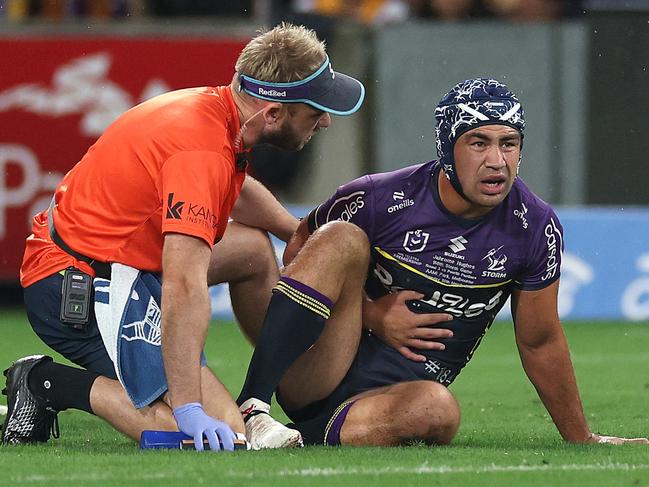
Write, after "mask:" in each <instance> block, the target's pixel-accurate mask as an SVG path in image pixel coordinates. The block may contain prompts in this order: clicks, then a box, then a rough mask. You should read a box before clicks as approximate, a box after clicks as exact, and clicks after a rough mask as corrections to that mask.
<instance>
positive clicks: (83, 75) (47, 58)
mask: <svg viewBox="0 0 649 487" xmlns="http://www.w3.org/2000/svg"><path fill="white" fill-rule="evenodd" d="M246 42H247V39H242V38H219V39H217V38H214V39H212V38H210V39H207V38H191V37H190V38H187V37H184V38H182V39H179V38H165V37H159V36H150V37H133V38H131V37H114V36H107V37H93V38H88V37H38V38H37V37H15V38H10V37H0V52H2V56H1V57H0V280H2V281H6V282H10V281H16V280H17V278H18V269H19V266H20V261H21V258H22V253H23V249H24V239H25V237H27V235H29V233H30V227H31V223H30V219H31V217H32V215H34V214H35V213H37V212H39V211H41V210H43V209H44V208H47V205H48V204H49V200H50V198H51V197H52V193H53V190H54V188H55V187H56V185H57V183H58V182H59V180H60V179H61V178H62V177H63V175H64V174H65V173H66V172H67V171H68V170H69V169H70V168H71V167H72V166H73V165H74V164H76V162H77V161H79V159H80V158H81V156H83V154H84V153H85V151H86V150H87V149H88V147H90V146H91V145H92V144H93V142H94V141H95V140H96V139H97V138H98V137H99V135H101V134H102V132H103V131H104V130H105V129H106V127H107V126H108V125H109V124H110V123H111V122H112V121H113V120H115V118H117V117H118V116H119V115H120V114H121V113H123V112H124V111H126V110H128V109H129V108H130V107H132V106H133V105H136V104H137V103H139V102H141V101H144V100H146V99H148V98H151V97H153V96H156V95H158V94H161V93H164V92H166V91H169V90H173V89H178V88H187V87H191V86H204V85H212V86H215V85H222V84H227V83H229V82H230V80H231V79H232V75H233V73H234V63H235V61H236V58H237V56H238V54H239V51H240V50H241V48H242V47H243V46H244V45H245V43H246Z"/></svg>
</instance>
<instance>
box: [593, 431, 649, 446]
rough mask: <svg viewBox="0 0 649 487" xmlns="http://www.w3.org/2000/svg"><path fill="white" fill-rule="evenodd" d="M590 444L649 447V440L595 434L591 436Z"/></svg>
mask: <svg viewBox="0 0 649 487" xmlns="http://www.w3.org/2000/svg"><path fill="white" fill-rule="evenodd" d="M588 443H599V444H607V445H627V444H636V445H649V439H647V438H618V437H617V436H602V435H598V434H595V433H591V434H590V438H589V439H588Z"/></svg>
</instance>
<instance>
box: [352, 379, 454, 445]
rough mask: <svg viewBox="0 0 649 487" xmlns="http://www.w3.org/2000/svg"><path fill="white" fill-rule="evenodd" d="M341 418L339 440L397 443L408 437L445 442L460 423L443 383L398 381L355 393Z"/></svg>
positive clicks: (416, 439) (452, 436)
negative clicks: (343, 418)
mask: <svg viewBox="0 0 649 487" xmlns="http://www.w3.org/2000/svg"><path fill="white" fill-rule="evenodd" d="M350 400H353V401H355V402H354V404H353V406H352V407H351V408H350V410H349V412H348V413H347V416H346V418H345V423H344V425H343V427H342V430H341V435H340V439H341V444H343V445H354V446H370V445H374V446H397V445H405V444H408V443H410V442H412V441H424V442H425V443H427V444H438V445H445V444H448V443H450V442H451V440H452V439H453V438H454V437H455V434H456V433H457V430H458V428H459V425H460V407H459V405H458V403H457V401H456V400H455V398H454V397H453V395H452V394H451V392H450V391H449V390H448V389H447V388H446V387H444V386H443V385H441V384H439V383H437V382H433V381H423V380H422V381H412V382H400V383H398V384H393V385H390V386H386V387H381V388H377V389H373V390H371V391H367V392H364V393H361V394H358V395H356V396H354V397H353V398H351V399H350Z"/></svg>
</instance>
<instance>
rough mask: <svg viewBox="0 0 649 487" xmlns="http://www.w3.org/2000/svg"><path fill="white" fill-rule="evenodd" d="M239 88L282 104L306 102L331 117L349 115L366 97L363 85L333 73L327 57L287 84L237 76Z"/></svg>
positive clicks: (353, 79)
mask: <svg viewBox="0 0 649 487" xmlns="http://www.w3.org/2000/svg"><path fill="white" fill-rule="evenodd" d="M239 87H240V88H239V89H241V90H243V91H245V92H246V93H248V94H249V95H251V96H254V97H255V98H261V99H262V100H269V101H278V102H281V103H306V104H307V105H311V106H313V107H315V108H317V109H318V110H322V111H324V112H329V113H333V114H334V115H351V114H352V113H354V112H355V111H356V110H358V109H359V108H360V107H361V105H362V103H363V99H364V98H365V87H364V86H363V83H361V82H360V81H358V80H357V79H355V78H352V77H351V76H347V75H346V74H343V73H339V72H337V71H334V70H333V68H332V67H331V62H330V61H329V57H328V56H326V57H325V60H324V62H323V63H322V65H321V66H320V67H319V68H318V69H317V70H316V71H315V72H314V73H313V74H311V75H310V76H307V77H306V78H304V79H301V80H298V81H292V82H290V83H270V82H268V81H262V80H258V79H255V78H251V77H250V76H246V75H243V74H241V75H239Z"/></svg>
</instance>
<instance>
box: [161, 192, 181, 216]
mask: <svg viewBox="0 0 649 487" xmlns="http://www.w3.org/2000/svg"><path fill="white" fill-rule="evenodd" d="M184 206H185V202H184V201H176V202H175V203H174V194H173V193H169V194H168V195H167V214H166V215H165V217H166V218H167V220H170V219H171V220H180V219H182V217H183V207H184Z"/></svg>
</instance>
